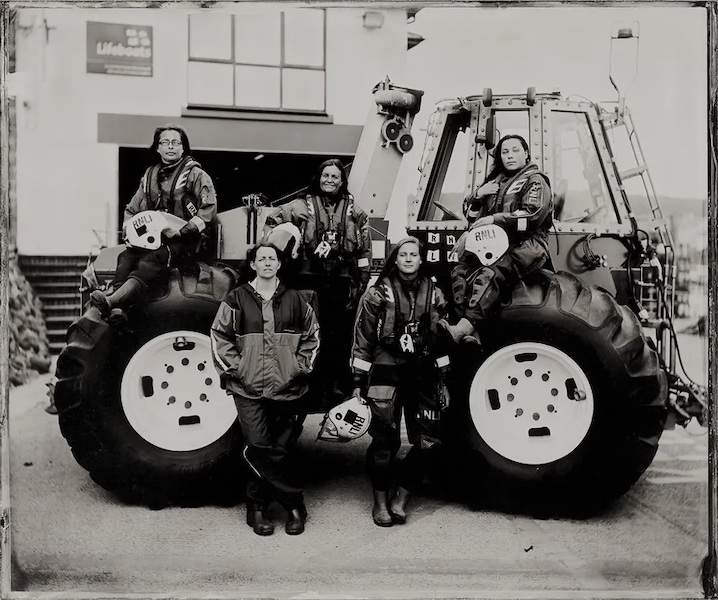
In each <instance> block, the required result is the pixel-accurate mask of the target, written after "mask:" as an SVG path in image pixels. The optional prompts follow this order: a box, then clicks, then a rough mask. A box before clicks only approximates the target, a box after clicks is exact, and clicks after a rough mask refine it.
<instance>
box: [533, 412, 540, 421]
mask: <svg viewBox="0 0 718 600" xmlns="http://www.w3.org/2000/svg"><path fill="white" fill-rule="evenodd" d="M532 416H533V419H534V421H538V420H539V419H540V418H541V417H540V416H539V414H538V413H534V414H533V415H532Z"/></svg>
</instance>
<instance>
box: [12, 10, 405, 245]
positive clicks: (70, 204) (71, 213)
mask: <svg viewBox="0 0 718 600" xmlns="http://www.w3.org/2000/svg"><path fill="white" fill-rule="evenodd" d="M239 10H240V7H239V6H237V5H235V7H234V8H233V11H234V12H238V11H239ZM366 10H367V9H365V8H358V7H351V8H334V9H327V11H326V30H327V39H326V81H327V113H328V114H329V115H331V116H332V117H333V118H334V122H335V123H337V124H348V125H361V124H363V123H364V120H365V117H366V114H367V110H368V109H369V107H370V104H371V102H370V100H369V98H370V92H371V87H372V86H373V85H374V84H375V83H376V82H377V81H378V80H379V79H382V78H383V77H384V76H386V75H387V74H389V75H390V76H391V77H392V78H393V79H396V80H399V81H400V80H401V77H402V75H403V71H404V67H405V52H406V13H405V11H404V10H403V9H391V10H381V11H377V12H380V13H382V14H383V15H384V24H383V26H382V27H381V28H378V29H367V28H365V27H364V25H363V14H364V12H365V11H366ZM371 10H375V9H371ZM189 12H190V10H189V9H176V8H166V9H162V10H151V9H142V10H138V9H134V10H133V9H125V10H117V9H94V10H92V9H79V8H77V9H75V8H72V9H71V8H60V9H23V8H20V9H19V10H18V13H19V27H20V29H19V31H18V36H17V73H16V74H15V75H13V81H11V83H10V89H11V93H13V94H15V96H16V98H17V106H18V111H17V113H18V114H17V125H18V136H17V137H18V139H17V152H18V155H17V195H18V203H17V204H18V208H17V231H18V251H19V252H20V254H23V255H73V254H80V255H81V254H85V253H87V252H88V250H89V249H90V248H91V247H92V246H93V245H95V246H96V245H97V244H98V238H97V236H96V235H95V234H94V233H93V230H95V231H96V232H98V234H99V238H100V242H105V241H106V240H108V236H107V231H108V230H110V231H116V230H117V229H118V223H117V217H116V213H117V210H116V208H117V203H118V198H117V188H118V182H117V178H118V147H117V145H114V144H106V143H103V144H100V143H98V141H97V133H98V132H97V115H98V114H99V113H120V114H138V115H142V114H145V115H166V116H169V117H172V116H180V114H181V111H182V109H183V108H185V107H186V105H187V56H188V48H187V46H188V24H187V22H188V21H187V18H188V17H187V15H188V14H189ZM87 21H98V22H107V23H122V24H129V25H145V26H152V27H153V32H152V34H153V44H152V46H153V53H154V57H153V76H152V77H132V76H118V75H104V74H95V73H87V72H86V58H87V57H86V27H87V25H86V23H87ZM45 23H46V24H47V26H48V27H49V28H50V29H48V30H47V39H46V29H45ZM151 133H152V132H150V131H148V132H147V136H148V137H147V145H148V146H149V144H150V142H151Z"/></svg>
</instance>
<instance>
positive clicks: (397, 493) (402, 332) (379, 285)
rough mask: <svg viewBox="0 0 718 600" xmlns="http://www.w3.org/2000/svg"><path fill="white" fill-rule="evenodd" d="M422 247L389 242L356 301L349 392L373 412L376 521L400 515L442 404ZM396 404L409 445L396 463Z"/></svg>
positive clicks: (431, 458)
mask: <svg viewBox="0 0 718 600" xmlns="http://www.w3.org/2000/svg"><path fill="white" fill-rule="evenodd" d="M423 254H424V252H423V249H422V247H421V244H420V243H419V240H418V239H417V238H415V237H407V238H405V239H403V240H401V241H400V242H399V243H398V244H397V245H396V246H395V247H394V249H393V250H392V251H391V253H390V254H389V257H388V258H387V260H386V263H385V265H384V268H383V269H382V272H381V274H380V275H379V278H378V280H377V282H376V284H375V285H374V286H372V287H371V288H370V289H369V291H368V292H367V293H366V295H365V296H364V298H363V300H362V304H361V306H360V308H359V314H358V315H357V320H356V326H355V332H354V343H353V347H352V368H353V371H354V385H355V389H354V395H356V396H359V397H361V398H366V399H367V401H368V402H369V406H370V408H371V412H372V420H371V425H370V426H369V434H370V435H371V437H372V441H371V444H370V445H369V449H368V450H367V471H368V473H369V479H370V480H371V483H372V487H373V490H374V507H373V509H372V517H373V519H374V523H376V524H377V525H379V526H381V527H390V526H391V525H393V524H394V523H404V522H406V505H407V502H408V500H409V496H410V494H411V493H412V492H414V491H415V490H416V489H417V488H418V487H419V485H420V484H421V482H422V479H423V477H424V474H425V467H427V466H428V465H430V464H431V463H432V462H434V464H435V461H436V460H437V459H438V458H439V457H438V455H439V453H440V450H441V438H442V436H441V416H442V412H443V410H444V409H445V408H446V407H447V406H448V403H449V395H448V391H447V388H446V377H447V375H448V370H449V357H448V355H447V354H446V352H444V351H443V349H442V347H441V346H442V345H444V344H443V342H442V339H441V337H439V336H438V324H439V321H440V319H441V317H442V315H443V313H444V309H445V306H446V302H445V300H444V296H443V294H442V293H441V290H440V289H439V288H437V287H436V285H435V281H434V278H433V277H430V276H428V275H427V274H426V272H425V270H424V268H425V267H424V260H423ZM402 409H403V411H404V420H405V422H406V428H407V434H408V437H409V442H410V443H411V446H412V447H411V449H410V450H409V452H408V454H407V455H406V456H405V457H404V459H403V460H402V461H401V462H400V463H399V465H395V459H396V454H397V451H398V450H399V447H400V445H401V432H400V420H401V413H402ZM397 466H398V469H397ZM395 469H396V471H397V472H396V473H395V472H394V471H395ZM392 491H393V492H394V494H393V497H391V500H390V501H389V495H390V494H391V493H392Z"/></svg>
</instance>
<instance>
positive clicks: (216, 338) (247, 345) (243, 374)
mask: <svg viewBox="0 0 718 600" xmlns="http://www.w3.org/2000/svg"><path fill="white" fill-rule="evenodd" d="M210 340H211V345H212V356H213V358H214V364H215V367H216V368H217V371H218V372H219V374H220V377H221V378H222V379H224V381H225V386H226V390H227V392H228V393H235V394H238V395H240V396H243V397H245V398H250V399H253V400H260V399H270V400H296V399H298V398H300V397H301V396H302V395H304V394H305V393H306V392H307V390H308V389H309V378H308V377H307V376H308V375H309V374H310V373H311V372H312V369H313V368H314V362H315V359H316V356H317V352H318V350H319V325H318V324H317V319H316V315H315V313H314V311H313V310H312V307H311V306H310V305H309V304H308V303H307V302H306V301H305V300H304V299H303V298H302V296H301V295H300V294H299V292H298V291H296V290H290V289H286V288H285V287H284V285H283V284H281V283H280V284H279V285H278V287H277V290H276V292H275V293H274V296H273V297H272V298H271V299H270V300H269V301H268V302H267V301H266V300H264V298H262V296H260V295H259V293H258V292H257V291H256V289H255V288H254V287H253V285H252V283H245V284H243V285H241V286H239V287H238V288H235V289H234V290H232V291H231V292H230V293H229V294H227V297H226V298H225V299H224V301H222V303H221V304H220V306H219V310H218V311H217V315H216V316H215V319H214V322H213V323H212V328H211V332H210Z"/></svg>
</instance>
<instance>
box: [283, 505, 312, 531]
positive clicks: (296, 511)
mask: <svg viewBox="0 0 718 600" xmlns="http://www.w3.org/2000/svg"><path fill="white" fill-rule="evenodd" d="M288 512H289V518H288V519H287V523H286V524H285V525H284V531H286V532H287V534H288V535H299V534H300V533H304V522H305V521H306V520H307V509H306V507H305V506H304V505H302V506H298V507H297V508H293V509H292V510H290V511H288Z"/></svg>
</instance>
